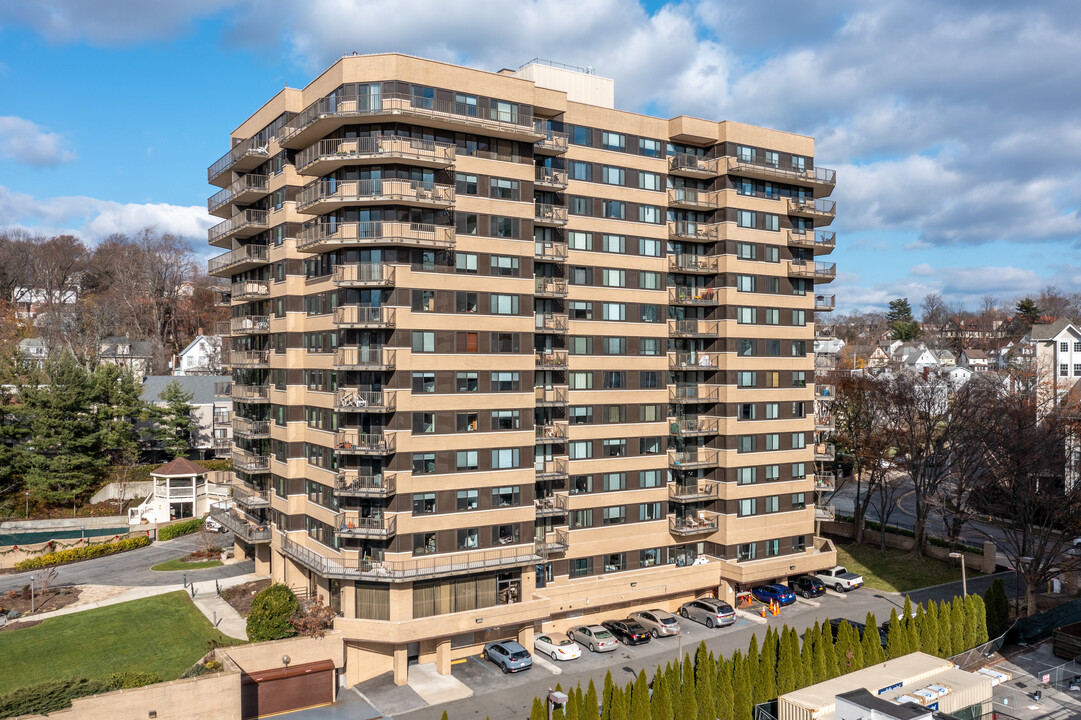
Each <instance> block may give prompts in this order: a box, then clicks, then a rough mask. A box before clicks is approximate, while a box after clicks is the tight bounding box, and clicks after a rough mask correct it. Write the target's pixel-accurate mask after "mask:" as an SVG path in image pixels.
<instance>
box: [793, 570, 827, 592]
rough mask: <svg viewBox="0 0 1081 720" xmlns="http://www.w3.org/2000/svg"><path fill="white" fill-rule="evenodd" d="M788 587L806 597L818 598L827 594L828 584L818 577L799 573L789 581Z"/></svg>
mask: <svg viewBox="0 0 1081 720" xmlns="http://www.w3.org/2000/svg"><path fill="white" fill-rule="evenodd" d="M788 589H789V590H791V591H792V592H794V593H797V594H798V595H802V596H803V597H805V598H816V597H821V596H823V595H825V594H826V586H825V585H823V584H822V581H821V580H819V579H818V578H815V577H811V576H810V575H797V576H796V577H794V578H792V579H791V580H789V581H788Z"/></svg>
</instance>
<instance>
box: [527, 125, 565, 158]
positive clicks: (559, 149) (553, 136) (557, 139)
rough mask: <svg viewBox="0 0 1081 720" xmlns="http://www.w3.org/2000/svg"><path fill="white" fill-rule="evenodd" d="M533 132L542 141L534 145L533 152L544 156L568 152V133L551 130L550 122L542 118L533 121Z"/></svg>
mask: <svg viewBox="0 0 1081 720" xmlns="http://www.w3.org/2000/svg"><path fill="white" fill-rule="evenodd" d="M533 130H534V131H536V132H537V134H539V135H541V139H540V140H538V141H537V142H535V143H533V151H534V152H539V153H542V154H550V155H560V154H562V153H565V152H567V133H565V132H559V131H558V130H550V129H549V128H548V122H547V121H546V120H543V119H541V118H537V119H536V120H534V121H533Z"/></svg>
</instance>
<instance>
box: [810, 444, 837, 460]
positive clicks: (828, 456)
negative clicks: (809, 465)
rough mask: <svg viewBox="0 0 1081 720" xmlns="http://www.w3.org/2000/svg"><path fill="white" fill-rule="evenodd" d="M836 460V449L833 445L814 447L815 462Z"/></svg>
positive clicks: (817, 445)
mask: <svg viewBox="0 0 1081 720" xmlns="http://www.w3.org/2000/svg"><path fill="white" fill-rule="evenodd" d="M836 458H837V448H836V447H835V446H834V444H833V443H817V444H816V445H815V462H832V461H833V460H835V459H836Z"/></svg>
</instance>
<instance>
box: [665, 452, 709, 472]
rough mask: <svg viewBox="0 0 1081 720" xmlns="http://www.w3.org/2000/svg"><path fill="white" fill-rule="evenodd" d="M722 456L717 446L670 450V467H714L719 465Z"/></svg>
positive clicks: (690, 468) (683, 468)
mask: <svg viewBox="0 0 1081 720" xmlns="http://www.w3.org/2000/svg"><path fill="white" fill-rule="evenodd" d="M720 457H721V455H720V451H719V450H717V449H715V448H695V449H693V450H670V451H669V452H668V467H670V468H673V469H676V470H694V469H697V468H712V467H717V462H718V460H719V459H720Z"/></svg>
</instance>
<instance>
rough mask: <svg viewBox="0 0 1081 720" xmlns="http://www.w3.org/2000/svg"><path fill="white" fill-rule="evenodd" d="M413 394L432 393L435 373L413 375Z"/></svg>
mask: <svg viewBox="0 0 1081 720" xmlns="http://www.w3.org/2000/svg"><path fill="white" fill-rule="evenodd" d="M413 392H414V393H434V392H435V373H416V372H415V373H413Z"/></svg>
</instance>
